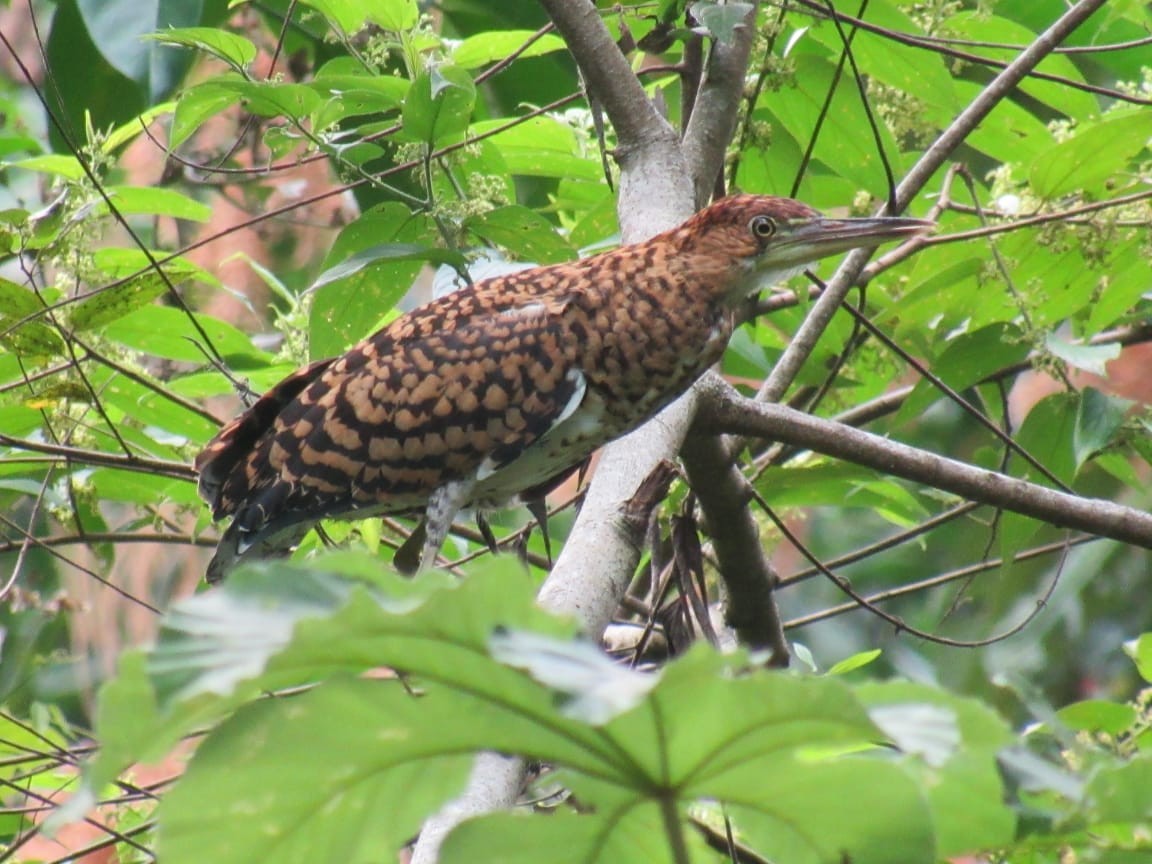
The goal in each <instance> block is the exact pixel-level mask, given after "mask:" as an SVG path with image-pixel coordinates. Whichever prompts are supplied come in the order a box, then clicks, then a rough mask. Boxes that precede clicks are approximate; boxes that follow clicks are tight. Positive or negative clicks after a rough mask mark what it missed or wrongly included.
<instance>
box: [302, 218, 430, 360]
mask: <svg viewBox="0 0 1152 864" xmlns="http://www.w3.org/2000/svg"><path fill="white" fill-rule="evenodd" d="M436 241H437V235H436V231H435V228H434V226H433V225H432V223H431V220H429V219H428V217H427V216H426V215H424V214H413V213H412V212H410V211H409V210H408V208H407V207H405V206H403V205H402V204H396V203H394V202H390V203H387V204H382V205H380V206H379V207H376V208H373V209H372V210H369V211H368V212H366V213H364V214H363V215H362V216H360V218H359V219H357V220H356V221H354V222H352V223H350V224H349V225H347V226H345V227H344V229H343V230H342V231H341V232H340V235H339V236H338V237H337V238H336V242H335V243H333V244H332V248H331V250H329V252H328V255H327V257H326V258H325V260H324V272H325V273H326V274H327V275H328V276H329V278H327V279H326V280H325V282H324V284H323V285H321V286H320V287H318V288H316V290H315V291H314V292H313V297H312V308H311V310H310V311H309V318H308V351H309V355H310V356H311V357H312V358H313V359H318V358H320V357H331V356H333V355H334V354H339V353H341V352H342V351H344V350H345V349H347V347H348V346H349V345H351V344H353V343H354V342H357V341H358V340H360V339H362V338H364V337H365V336H366V335H368V334H369V333H371V332H372V331H373V330H375V329H376V328H377V326H378V324H379V322H380V320H381V319H382V318H383V316H384V315H385V314H386V313H388V312H389V311H391V310H392V308H393V307H394V306H395V305H396V303H398V302H399V300H400V298H401V297H403V296H404V295H405V294H407V293H408V289H409V288H411V287H412V281H413V280H414V279H415V278H416V275H417V274H418V273H419V272H420V267H421V265H422V264H423V262H424V261H426V260H430V259H432V258H433V257H434V256H437V255H440V254H445V255H446V254H448V253H442V252H439V251H436V250H437V247H436ZM405 245H406V246H409V247H415V248H410V249H409V250H408V251H403V250H402V249H400V248H398V247H400V246H405ZM378 247H393V249H392V251H393V252H394V253H395V254H394V255H391V256H389V255H388V254H387V250H385V254H375V253H372V252H370V251H368V250H372V249H374V248H378ZM361 253H365V255H364V257H363V258H361V259H359V260H358V261H355V262H353V263H352V264H348V262H349V261H350V259H352V258H354V257H355V256H356V255H359V254H361ZM360 265H363V266H360ZM341 266H344V267H345V270H346V272H344V273H343V275H341V271H337V276H339V278H332V276H331V271H332V269H333V268H336V267H341ZM322 278H323V277H322Z"/></svg>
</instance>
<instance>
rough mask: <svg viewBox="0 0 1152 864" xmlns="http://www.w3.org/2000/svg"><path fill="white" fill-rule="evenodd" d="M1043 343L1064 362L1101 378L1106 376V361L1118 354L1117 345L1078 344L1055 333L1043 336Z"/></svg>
mask: <svg viewBox="0 0 1152 864" xmlns="http://www.w3.org/2000/svg"><path fill="white" fill-rule="evenodd" d="M1044 345H1045V347H1047V349H1048V350H1049V351H1051V352H1052V353H1053V354H1054V355H1055V356H1057V357H1059V358H1060V359H1061V360H1063V361H1064V362H1065V363H1067V364H1069V365H1071V366H1075V367H1076V368H1077V369H1083V370H1084V371H1085V372H1091V373H1092V374H1093V375H1099V376H1100V377H1102V378H1105V377H1107V376H1108V362H1109V361H1110V360H1115V359H1116V358H1117V357H1119V356H1120V346H1119V345H1115V344H1113V345H1078V344H1075V343H1073V342H1068V341H1067V340H1065V339H1061V338H1060V337H1059V336H1057V335H1056V334H1055V333H1049V334H1048V335H1047V336H1046V337H1045V338H1044Z"/></svg>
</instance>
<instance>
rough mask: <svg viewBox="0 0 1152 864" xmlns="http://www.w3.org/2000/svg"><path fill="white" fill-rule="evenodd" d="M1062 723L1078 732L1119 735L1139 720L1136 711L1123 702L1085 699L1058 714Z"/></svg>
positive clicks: (1064, 708)
mask: <svg viewBox="0 0 1152 864" xmlns="http://www.w3.org/2000/svg"><path fill="white" fill-rule="evenodd" d="M1056 716H1057V717H1058V718H1059V719H1060V722H1061V723H1063V724H1064V725H1065V726H1067V727H1068V728H1069V729H1072V730H1074V731H1076V732H1104V733H1107V734H1108V735H1119V734H1120V733H1121V732H1124V731H1125V730H1126V729H1129V728H1130V727H1131V726H1132V724H1133V723H1135V722H1136V720H1137V714H1136V709H1135V708H1133V707H1132V706H1131V705H1127V704H1124V703H1122V702H1106V701H1105V700H1103V699H1085V700H1083V701H1082V702H1073V703H1072V704H1071V705H1065V706H1064V707H1063V708H1061V709H1060V710H1059V711H1057V712H1056Z"/></svg>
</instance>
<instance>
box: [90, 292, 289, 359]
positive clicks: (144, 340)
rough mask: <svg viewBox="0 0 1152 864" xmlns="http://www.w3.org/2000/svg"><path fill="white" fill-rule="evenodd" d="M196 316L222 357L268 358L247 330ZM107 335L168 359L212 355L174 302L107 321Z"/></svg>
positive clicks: (126, 344)
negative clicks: (108, 322)
mask: <svg viewBox="0 0 1152 864" xmlns="http://www.w3.org/2000/svg"><path fill="white" fill-rule="evenodd" d="M193 317H194V318H195V320H196V321H197V323H199V324H200V327H201V328H202V329H203V330H204V332H205V333H207V334H208V338H209V339H211V341H212V347H213V348H215V349H216V351H217V352H218V353H219V354H220V355H221V356H222V357H225V358H227V359H236V358H239V357H250V358H254V359H256V358H258V359H264V360H267V359H269V358H268V355H267V354H266V353H265V352H263V351H261V350H260V349H258V348H257V347H256V346H254V345H253V344H252V340H251V338H250V337H249V336H248V335H247V334H245V333H243V332H242V331H240V330H238V329H236V328H235V327H233V326H232V325H231V324H229V323H228V322H227V321H221V320H220V319H219V318H213V317H211V316H209V315H194V316H193ZM104 335H105V336H107V337H108V338H109V339H112V340H114V341H116V342H118V343H120V344H121V345H123V346H124V347H126V348H130V349H132V350H134V351H140V352H141V353H143V354H151V355H153V356H155V357H164V358H165V359H168V360H181V361H185V362H188V363H203V362H205V361H206V360H207V358H208V357H209V356H211V353H210V352H209V351H208V346H206V345H203V344H201V343H203V339H204V337H203V336H201V335H200V332H199V331H198V330H196V329H195V328H194V327H193V326H192V321H191V320H189V316H188V314H187V313H186V312H184V311H182V310H180V309H175V308H173V307H171V306H146V307H144V308H143V309H137V310H136V311H134V312H130V313H127V314H125V315H124V316H122V317H120V318H118V319H117V320H115V321H113V322H112V323H110V324H108V325H107V326H106V327H105V328H104Z"/></svg>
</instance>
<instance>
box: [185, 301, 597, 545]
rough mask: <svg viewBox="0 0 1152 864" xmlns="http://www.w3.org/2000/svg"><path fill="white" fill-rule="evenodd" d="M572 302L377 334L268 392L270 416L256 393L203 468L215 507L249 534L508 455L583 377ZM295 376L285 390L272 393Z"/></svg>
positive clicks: (388, 502)
mask: <svg viewBox="0 0 1152 864" xmlns="http://www.w3.org/2000/svg"><path fill="white" fill-rule="evenodd" d="M566 308H567V303H566V301H564V300H563V299H561V298H556V297H551V298H548V299H542V300H532V301H530V302H527V303H524V304H522V305H520V306H517V307H515V308H510V309H504V310H501V311H498V312H493V313H491V314H488V315H475V316H472V317H471V318H470V319H469V320H468V321H467V322H466V323H462V324H460V323H458V324H457V325H456V326H455V327H454V328H452V329H448V330H446V331H442V332H431V333H428V334H427V335H421V336H415V337H412V338H408V339H405V340H401V341H396V340H394V339H391V338H378V339H372V340H366V341H365V342H363V343H361V344H360V345H358V346H356V347H355V348H354V349H352V350H351V351H350V352H349V353H348V354H345V355H344V356H343V357H341V358H338V359H337V360H335V361H333V362H331V363H330V364H329V365H327V366H326V367H325V368H324V369H322V370H320V371H319V374H317V375H314V376H313V380H311V381H310V382H308V381H307V380H306V378H307V376H306V374H305V372H306V371H307V370H303V371H302V372H300V373H297V374H296V375H295V376H293V378H292V379H289V381H286V382H285V383H284V384H281V385H278V387H277V388H275V389H274V391H272V392H271V393H270V394H269V395H268V396H266V397H265V399H270V398H271V401H270V402H269V403H267V405H266V406H265V409H262V410H263V411H264V413H263V414H262V415H261V416H259V417H257V416H256V415H257V414H258V413H259V412H257V407H258V406H259V403H257V406H253V408H252V409H250V410H249V414H248V415H245V417H248V416H249V415H251V417H252V419H251V420H249V421H248V422H247V424H246V421H245V417H241V418H240V419H239V420H238V421H235V422H234V424H233V425H234V426H236V431H235V432H234V433H233V434H232V436H231V439H230V441H221V439H220V438H218V439H217V441H216V442H213V445H210V447H209V450H208V451H206V453H210V452H213V448H215V452H217V453H218V455H216V456H215V457H211V456H210V457H209V458H208V459H206V460H204V461H203V464H202V468H201V470H202V471H205V472H207V473H208V474H209V475H210V476H211V478H212V480H211V483H210V484H209V488H210V489H211V488H217V489H218V493H217V495H216V496H215V500H214V502H213V504H214V513H215V515H216V516H217V518H219V517H222V516H225V515H229V514H231V515H234V516H235V521H236V524H237V526H238V527H239V529H240V530H241V531H242V532H244V533H246V534H249V535H250V536H252V535H254V534H256V533H265V532H268V531H272V530H280V529H282V528H284V527H285V526H286V525H291V524H293V523H296V522H301V521H314V520H316V519H319V518H323V517H325V516H337V515H350V514H352V513H354V512H355V511H358V510H363V511H367V512H400V511H404V510H411V509H416V508H419V507H420V506H422V505H423V503H424V502H425V501H426V500H427V498H428V496H429V495H430V494H431V493H432V492H433V491H434V490H436V489H438V488H440V487H442V486H443V485H444V484H445V483H448V482H451V481H453V480H460V479H464V478H468V477H470V476H473V475H474V474H475V473H476V472H477V470H478V469H479V468H480V467H481V466H482V465H483V466H485V468H486V470H489V471H490V470H491V469H492V467H493V466H495V467H501V466H504V465H507V464H509V463H510V462H512V461H514V460H515V459H516V457H517V456H518V455H519V454H520V453H522V452H523V451H524V450H525V449H526V448H527V447H528V446H529V445H531V444H532V443H533V442H534V441H536V440H538V439H539V438H540V437H541V436H542V435H544V434H545V433H546V432H547V431H548V430H549V429H550V428H552V426H553V425H555V424H556V423H557V422H558V421H559V420H560V419H561V418H562V417H563V416H565V415H566V414H567V413H570V412H571V411H572V409H573V405H572V402H573V397H574V396H575V395H576V394H577V392H578V391H580V390H581V387H582V384H583V379H582V377H581V376H580V375H579V374H578V370H575V372H576V374H570V373H573V370H574V362H575V360H574V358H575V353H576V350H577V348H576V346H575V345H574V344H573V340H572V339H570V338H568V337H569V334H568V333H567V329H566V314H565V312H566ZM386 332H387V331H385V333H386ZM383 335H384V334H381V336H383ZM289 382H292V383H289ZM300 385H303V386H300ZM282 388H283V389H282ZM293 388H295V390H296V392H295V395H294V396H293V398H291V399H289V400H287V401H284V400H283V399H282V398H274V397H273V394H274V393H276V392H277V391H279V393H280V394H281V396H283V395H285V394H287V393H288V392H289V391H290V390H292V389H293ZM262 401H263V400H262ZM273 407H276V408H278V409H279V410H278V411H277V412H276V414H275V417H274V419H272V420H271V422H270V423H265V429H264V431H263V433H262V434H260V435H259V436H258V437H256V438H253V436H252V432H253V431H254V430H255V429H256V427H257V426H258V425H259V423H260V422H261V421H264V420H266V419H267V414H268V413H269V412H270V411H271V410H272V409H273ZM226 434H228V430H227V429H226V430H225V431H224V432H222V433H221V438H223V437H224V436H225V435H226ZM249 442H250V443H249ZM244 445H249V449H248V450H247V452H244V453H241V452H239V450H240V449H241V448H242V446H244ZM225 457H226V458H225ZM225 474H226V476H223V475H225ZM222 476H223V480H222V482H221V480H220V478H221V477H222Z"/></svg>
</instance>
